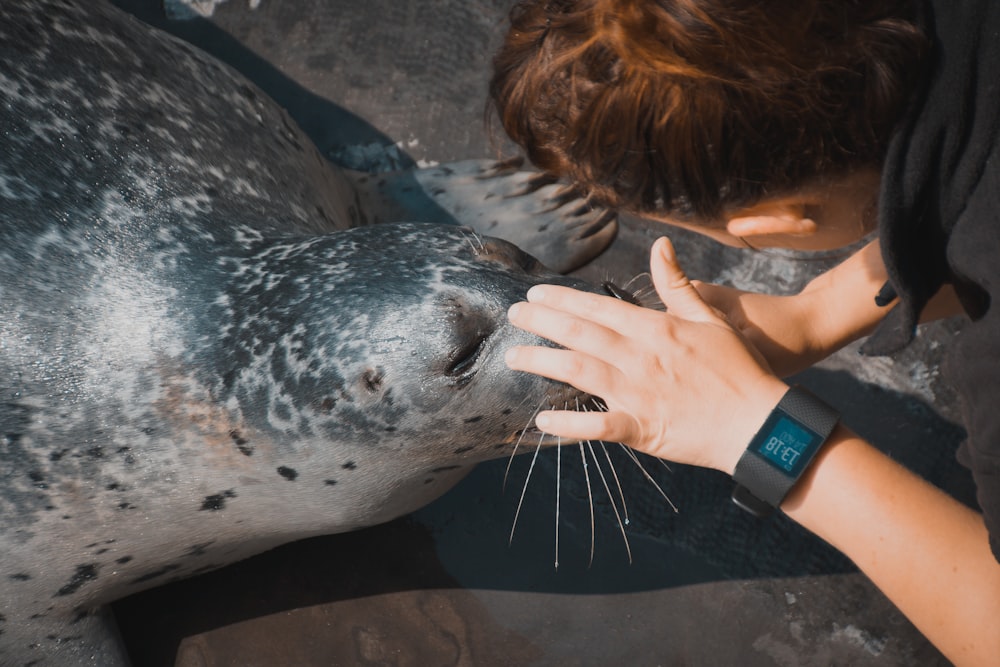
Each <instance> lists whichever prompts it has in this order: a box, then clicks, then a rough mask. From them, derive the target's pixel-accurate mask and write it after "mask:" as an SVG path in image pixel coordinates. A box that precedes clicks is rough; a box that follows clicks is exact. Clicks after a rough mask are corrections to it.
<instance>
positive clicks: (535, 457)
mask: <svg viewBox="0 0 1000 667" xmlns="http://www.w3.org/2000/svg"><path fill="white" fill-rule="evenodd" d="M544 438H545V434H544V433H543V434H541V435H540V436H539V437H538V445H536V446H535V453H534V454H533V455H532V457H531V465H529V466H528V474H527V475H525V476H524V486H523V487H521V498H520V500H518V501H517V510H515V512H514V523H513V525H511V527H510V538H509V539H508V540H507V544H508V545H509V544H512V543H513V542H514V530H515V529H517V518H518V517H519V516H521V506H522V505H523V504H524V496H525V494H527V492H528V482H529V481H530V480H531V473H532V471H533V470H534V469H535V461H537V460H538V452H540V451H541V450H542V440H543V439H544Z"/></svg>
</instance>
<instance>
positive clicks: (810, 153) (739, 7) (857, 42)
mask: <svg viewBox="0 0 1000 667" xmlns="http://www.w3.org/2000/svg"><path fill="white" fill-rule="evenodd" d="M910 14H911V12H910V3H909V2H907V1H905V0H826V1H825V2H824V1H823V0H771V1H762V0H756V1H754V0H528V1H524V2H521V3H519V4H518V5H517V6H516V7H515V8H514V9H513V10H512V12H511V27H510V30H509V31H508V33H507V36H506V38H505V41H504V44H503V46H502V48H501V49H500V51H499V52H498V53H497V55H496V57H495V59H494V75H493V79H492V82H491V87H490V89H491V95H492V98H493V100H494V103H495V105H496V108H497V111H498V115H499V118H500V120H501V122H502V124H503V126H504V128H505V130H506V131H507V133H508V134H509V135H510V136H511V138H513V139H514V141H516V142H517V143H519V144H520V145H521V146H523V147H524V148H525V149H526V151H527V153H528V156H529V158H530V159H531V160H532V161H533V162H534V163H535V164H536V165H537V166H538V167H539V168H542V169H545V170H549V171H552V172H554V173H556V174H559V175H561V176H565V177H567V178H568V179H570V180H573V181H575V182H577V183H579V184H580V185H582V186H583V187H584V188H586V189H587V190H589V191H590V193H591V194H592V195H593V196H594V197H595V199H596V200H597V201H599V202H601V203H603V204H605V205H609V206H614V207H618V208H622V209H625V210H630V211H634V212H637V213H643V214H655V215H660V216H662V215H668V216H673V217H675V218H680V219H688V220H691V221H693V222H697V223H698V224H708V225H712V224H719V223H721V222H722V221H723V219H724V216H725V215H726V213H727V211H734V210H740V209H746V208H748V207H751V206H753V205H755V204H756V203H757V202H760V201H762V200H766V199H768V198H772V197H775V196H780V195H783V194H786V193H789V192H794V191H795V190H797V189H799V188H801V187H803V186H805V185H807V184H816V183H818V182H822V181H823V180H824V179H827V178H837V177H839V176H840V175H842V174H846V173H850V172H852V171H854V170H856V169H859V168H865V167H871V166H874V165H877V164H878V163H879V162H880V161H881V159H882V156H883V154H884V151H885V148H886V144H887V142H888V139H889V135H890V133H891V130H892V127H893V126H894V124H895V123H896V121H897V120H898V117H899V114H900V113H901V110H902V108H903V105H904V103H905V101H906V99H907V96H908V94H909V91H910V88H911V85H912V80H913V77H914V74H915V73H916V72H917V71H918V68H917V65H918V63H919V60H920V57H921V55H922V53H923V50H924V46H925V39H924V37H923V35H922V33H921V32H920V31H919V30H918V29H917V28H916V26H915V25H914V24H913V23H912V22H911V16H910Z"/></svg>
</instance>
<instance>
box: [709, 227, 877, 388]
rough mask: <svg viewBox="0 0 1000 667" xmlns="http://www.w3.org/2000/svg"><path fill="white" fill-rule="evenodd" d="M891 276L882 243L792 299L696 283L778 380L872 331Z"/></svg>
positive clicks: (850, 259) (838, 267)
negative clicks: (877, 300) (877, 297)
mask: <svg viewBox="0 0 1000 667" xmlns="http://www.w3.org/2000/svg"><path fill="white" fill-rule="evenodd" d="M887 278H888V276H887V274H886V271H885V266H884V265H883V264H882V256H881V250H880V249H879V244H878V241H873V242H871V243H869V244H868V245H866V246H865V247H864V248H862V249H861V250H859V251H858V252H857V253H855V254H854V255H853V256H851V257H850V258H848V259H847V260H846V261H844V262H842V263H841V264H839V265H837V266H836V267H834V268H833V269H831V270H829V271H827V272H826V273H824V274H822V275H820V276H818V277H816V278H814V279H813V280H812V281H810V283H809V284H808V285H806V287H805V288H804V289H803V290H802V291H801V292H800V293H798V294H795V295H791V296H777V295H772V294H756V293H753V292H744V291H742V290H738V289H735V288H732V287H725V286H722V285H712V284H709V283H700V282H697V281H695V282H694V283H693V284H694V286H695V289H697V290H698V293H699V294H701V296H702V298H703V299H704V300H705V301H706V302H708V303H709V304H711V305H712V306H713V307H714V308H716V309H717V310H718V311H719V312H721V313H722V314H723V315H724V316H725V317H726V319H728V320H729V323H730V324H732V325H733V326H734V327H735V328H736V329H737V330H738V331H739V332H740V333H742V334H743V335H744V336H745V337H746V338H747V340H749V341H750V342H751V343H753V345H754V347H756V348H757V349H758V350H759V351H760V353H761V355H762V356H763V357H764V358H765V359H766V360H767V363H768V365H769V366H770V367H771V369H772V370H773V371H774V372H775V373H776V374H777V375H778V376H779V377H787V376H788V375H792V374H793V373H797V372H799V371H801V370H804V369H806V368H808V367H810V366H812V365H813V364H815V363H817V362H818V361H821V360H823V359H825V358H826V357H828V356H829V355H831V354H833V353H834V352H836V351H837V350H839V349H840V348H842V347H843V346H845V345H847V344H848V343H850V342H852V341H854V340H857V339H858V338H860V337H862V336H864V335H867V334H868V333H870V332H871V331H872V329H874V328H875V325H876V324H878V322H879V321H880V320H881V319H882V317H884V316H885V314H886V313H887V312H888V311H889V308H886V307H881V306H878V305H877V304H876V303H875V295H876V294H877V293H878V292H879V290H880V289H881V288H882V285H883V284H884V283H885V281H886V280H887Z"/></svg>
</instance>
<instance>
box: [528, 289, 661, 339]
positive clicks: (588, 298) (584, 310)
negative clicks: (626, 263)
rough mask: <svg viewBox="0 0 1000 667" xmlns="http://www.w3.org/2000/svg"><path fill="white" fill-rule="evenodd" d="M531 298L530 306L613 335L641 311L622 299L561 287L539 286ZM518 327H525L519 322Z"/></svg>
mask: <svg viewBox="0 0 1000 667" xmlns="http://www.w3.org/2000/svg"><path fill="white" fill-rule="evenodd" d="M527 298H528V303H530V304H535V305H540V306H545V307H547V308H551V309H553V310H559V311H562V312H564V313H569V314H571V315H575V316H577V317H579V318H582V319H585V320H589V321H591V322H595V323H597V324H600V325H601V326H604V327H607V328H608V329H610V330H612V331H618V327H619V326H621V323H622V321H623V320H629V319H630V318H632V317H634V314H635V312H636V310H637V309H639V307H638V306H635V305H633V304H631V303H628V302H627V301H623V300H621V299H616V298H614V297H611V296H606V295H603V294H594V293H591V292H582V291H579V290H575V289H572V288H570V287H562V286H560V285H536V286H534V287H532V288H531V289H529V290H528V296H527ZM639 310H641V309H639ZM511 321H513V320H511ZM514 324H517V325H518V326H521V325H520V323H518V322H514ZM535 333H538V332H535ZM557 342H558V341H557Z"/></svg>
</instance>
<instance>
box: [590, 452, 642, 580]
mask: <svg viewBox="0 0 1000 667" xmlns="http://www.w3.org/2000/svg"><path fill="white" fill-rule="evenodd" d="M587 449H589V450H590V456H591V458H593V459H594V467H595V468H597V474H598V476H599V477H600V478H601V484H603V485H604V492H605V493H607V494H608V499H609V500H610V502H611V509H612V510H614V513H615V518H616V519H617V520H618V528H619V529H620V530H621V534H622V539H623V540H624V541H625V552H626V553H627V554H628V562H629V563H630V564H631V562H632V547H631V546H630V545H629V542H628V535H627V534H626V533H625V524H624V523H623V522H622V516H621V513H619V511H618V505H616V504H615V499H614V496H612V495H611V487H609V486H608V480H607V478H606V477H605V476H604V471H603V470H602V469H601V464H600V461H598V460H597V454H595V453H594V443H593V442H592V441H590V440H588V441H587Z"/></svg>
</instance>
